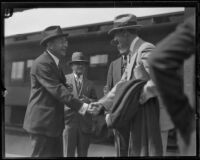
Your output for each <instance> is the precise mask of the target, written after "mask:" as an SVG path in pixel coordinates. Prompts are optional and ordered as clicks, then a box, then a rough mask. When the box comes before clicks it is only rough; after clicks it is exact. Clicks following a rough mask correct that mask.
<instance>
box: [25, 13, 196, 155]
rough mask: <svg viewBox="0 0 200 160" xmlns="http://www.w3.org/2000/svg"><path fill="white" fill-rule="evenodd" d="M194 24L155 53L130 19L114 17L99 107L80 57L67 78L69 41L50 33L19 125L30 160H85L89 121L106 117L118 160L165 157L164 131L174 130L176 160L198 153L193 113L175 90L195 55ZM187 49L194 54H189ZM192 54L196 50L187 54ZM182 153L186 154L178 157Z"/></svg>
mask: <svg viewBox="0 0 200 160" xmlns="http://www.w3.org/2000/svg"><path fill="white" fill-rule="evenodd" d="M194 22H195V20H194V17H191V18H190V19H189V20H187V21H186V22H185V23H183V24H181V25H180V26H178V27H177V29H176V31H175V33H172V34H171V35H170V36H169V37H168V38H167V39H166V40H163V41H162V42H161V43H160V44H158V46H156V47H155V46H154V45H153V44H152V43H150V42H146V41H144V40H143V39H141V38H140V37H139V36H138V34H137V32H138V30H139V29H140V28H141V27H142V26H141V25H138V23H137V17H136V16H135V15H133V14H123V15H119V16H117V17H115V19H114V21H113V28H112V29H111V30H109V32H108V34H109V35H110V36H112V37H113V39H112V41H111V44H112V45H114V46H116V47H117V50H118V51H119V53H120V57H119V58H118V59H116V60H114V61H113V62H111V64H110V67H109V70H108V76H107V83H106V86H105V95H104V96H103V97H102V98H101V99H97V95H96V92H95V86H94V84H93V82H92V81H90V80H88V79H87V76H86V71H87V67H89V65H88V64H89V61H88V60H87V58H86V56H85V55H84V54H85V53H82V52H81V51H77V52H75V53H73V54H72V58H71V61H70V63H69V66H70V67H71V69H72V73H70V74H67V75H64V74H63V72H62V70H61V67H60V63H59V62H60V60H61V59H62V58H63V57H64V56H66V54H67V48H68V40H67V37H68V34H64V33H63V32H62V29H61V28H60V26H50V27H47V28H46V29H45V30H44V31H43V32H42V35H43V37H42V39H41V42H40V44H41V45H42V46H44V47H45V51H44V53H42V54H41V55H40V56H39V57H38V58H37V59H35V61H34V63H33V66H32V68H31V71H30V77H31V93H30V98H29V103H28V107H27V111H26V115H25V119H24V125H23V127H24V129H25V130H26V131H27V132H28V133H29V135H30V138H31V144H32V147H33V152H32V155H31V156H32V157H63V156H64V157H74V156H75V154H76V153H75V152H76V151H77V156H78V157H87V154H88V149H89V145H90V138H91V134H92V132H93V130H94V128H95V127H94V126H93V125H94V123H93V118H94V117H95V116H98V115H104V117H105V122H106V125H107V127H108V128H112V129H113V134H114V141H115V148H116V156H117V157H129V156H165V155H166V151H167V141H168V134H169V130H170V129H173V128H177V130H178V133H180V134H178V135H179V136H180V139H181V140H180V141H181V142H182V144H181V145H180V148H181V147H182V149H180V150H181V154H182V155H187V154H191V155H193V154H194V153H195V149H196V146H195V144H196V143H195V134H196V132H195V121H194V120H195V113H194V111H193V110H192V109H191V108H192V107H191V106H190V104H189V103H188V100H187V97H186V96H185V95H184V92H183V88H182V86H180V80H181V77H180V76H179V75H178V74H177V70H178V69H179V67H180V66H181V65H182V64H183V60H184V59H186V58H187V57H189V55H190V54H193V53H195V50H194V45H195V24H194ZM190 49H191V50H190ZM192 49H193V50H192ZM183 147H184V149H183Z"/></svg>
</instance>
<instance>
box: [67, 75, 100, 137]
mask: <svg viewBox="0 0 200 160" xmlns="http://www.w3.org/2000/svg"><path fill="white" fill-rule="evenodd" d="M65 77H66V82H67V83H68V84H72V86H73V91H72V93H73V95H74V97H75V98H77V99H78V98H81V96H82V95H85V96H86V97H88V98H90V99H91V101H96V100H97V96H96V91H95V88H94V84H93V83H92V82H91V81H90V80H88V79H86V78H83V83H82V87H81V90H80V92H78V90H77V87H76V80H75V77H74V74H73V73H72V74H68V75H66V76H65ZM74 107H75V106H74ZM64 118H65V125H69V126H74V125H76V126H77V127H79V128H81V130H82V131H83V132H84V133H91V132H92V124H93V121H92V116H91V114H88V113H86V115H84V116H82V115H80V114H79V113H77V112H76V111H75V110H73V109H72V108H70V107H65V116H64Z"/></svg>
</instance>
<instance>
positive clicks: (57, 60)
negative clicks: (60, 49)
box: [47, 50, 59, 66]
mask: <svg viewBox="0 0 200 160" xmlns="http://www.w3.org/2000/svg"><path fill="white" fill-rule="evenodd" d="M47 52H48V53H49V55H50V56H51V57H52V58H53V60H54V61H55V63H56V65H57V66H58V64H59V59H58V58H57V57H56V56H54V55H53V54H52V53H51V52H50V51H49V50H47Z"/></svg>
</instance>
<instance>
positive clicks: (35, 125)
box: [23, 52, 82, 137]
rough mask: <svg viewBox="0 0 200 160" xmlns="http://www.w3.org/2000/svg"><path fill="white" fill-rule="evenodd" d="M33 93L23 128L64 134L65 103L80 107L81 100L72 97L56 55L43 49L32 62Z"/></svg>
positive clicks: (48, 134)
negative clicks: (56, 60)
mask: <svg viewBox="0 0 200 160" xmlns="http://www.w3.org/2000/svg"><path fill="white" fill-rule="evenodd" d="M30 76H31V93H30V98H29V102H28V107H27V111H26V114H25V119H24V125H23V127H24V129H25V130H26V131H28V132H30V133H36V134H42V135H47V136H51V137H56V136H60V135H62V132H63V129H64V104H67V105H68V106H69V107H70V108H72V109H73V110H74V111H78V110H79V109H80V107H81V106H82V102H81V101H79V100H78V99H75V98H72V97H71V96H70V95H71V93H70V92H69V90H68V89H67V88H66V87H65V77H64V75H63V74H60V71H59V70H58V67H57V65H56V63H55V62H54V60H53V58H52V57H51V56H50V55H49V54H48V53H47V52H44V53H43V54H42V55H40V56H39V57H38V58H37V59H36V60H35V61H34V63H33V66H32V68H31V72H30Z"/></svg>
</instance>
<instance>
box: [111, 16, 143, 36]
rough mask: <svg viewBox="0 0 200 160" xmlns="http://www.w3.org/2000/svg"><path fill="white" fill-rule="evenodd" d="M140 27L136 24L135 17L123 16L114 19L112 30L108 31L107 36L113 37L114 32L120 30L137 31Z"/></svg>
mask: <svg viewBox="0 0 200 160" xmlns="http://www.w3.org/2000/svg"><path fill="white" fill-rule="evenodd" d="M141 27H142V25H138V24H137V17H136V16H135V15H133V14H123V15H119V16H117V17H115V19H114V21H113V28H112V29H110V30H109V31H108V34H110V35H113V34H114V33H115V32H116V31H118V30H122V29H134V30H138V29H140V28H141Z"/></svg>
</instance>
